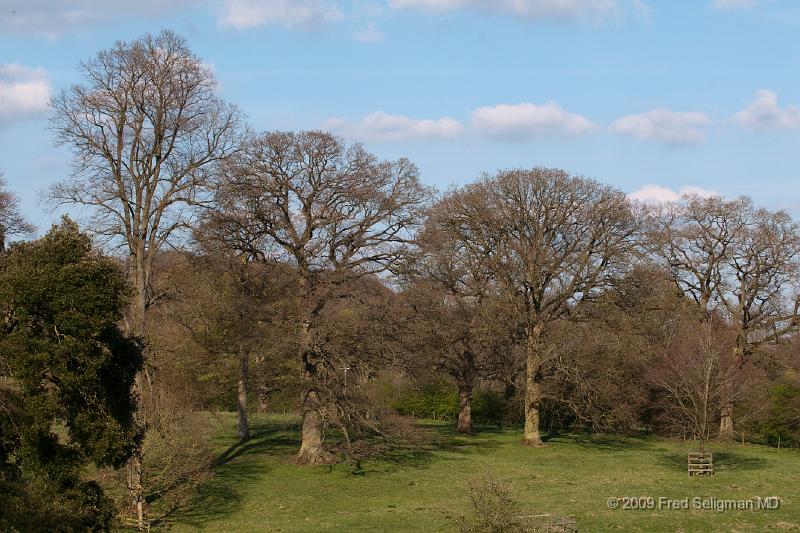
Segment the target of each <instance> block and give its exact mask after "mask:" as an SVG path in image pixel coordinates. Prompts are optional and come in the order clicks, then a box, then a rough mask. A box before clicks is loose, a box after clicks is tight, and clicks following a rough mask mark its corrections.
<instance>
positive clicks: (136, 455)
mask: <svg viewBox="0 0 800 533" xmlns="http://www.w3.org/2000/svg"><path fill="white" fill-rule="evenodd" d="M143 254H144V252H143V250H141V249H140V250H139V253H138V254H135V255H133V256H132V257H131V261H132V263H133V264H132V268H131V275H132V277H133V280H134V286H135V288H136V293H135V294H134V300H133V302H132V307H131V315H132V316H131V319H132V328H133V332H132V333H133V334H134V335H136V336H138V337H139V338H142V339H143V338H144V336H145V313H146V312H147V281H146V277H145V268H146V267H145V263H144V260H143V257H142V255H143ZM146 349H147V347H146V346H145V350H146ZM145 364H147V363H146V362H145ZM144 392H145V391H144V384H143V380H142V373H141V372H139V373H138V374H137V375H136V379H135V381H134V394H135V396H136V421H137V423H138V424H139V425H140V426H141V428H142V430H146V423H145V417H144V413H143V409H144V402H143V399H144ZM143 477H144V455H143V452H142V446H141V444H140V445H138V446H136V448H134V450H133V454H132V455H131V458H130V460H129V461H128V492H129V496H130V499H131V503H132V505H133V509H134V512H135V513H136V522H137V524H138V527H139V529H144V511H145V509H144V482H143Z"/></svg>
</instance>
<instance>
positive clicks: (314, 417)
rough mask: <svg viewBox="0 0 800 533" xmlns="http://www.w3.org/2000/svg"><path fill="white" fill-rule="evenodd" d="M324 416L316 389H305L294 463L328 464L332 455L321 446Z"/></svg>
mask: <svg viewBox="0 0 800 533" xmlns="http://www.w3.org/2000/svg"><path fill="white" fill-rule="evenodd" d="M323 427H324V417H323V415H322V407H321V405H320V401H319V393H318V392H317V390H316V389H313V388H309V389H307V390H306V391H305V394H304V399H303V433H302V436H301V438H302V440H301V442H300V451H299V452H297V457H296V458H295V463H297V464H302V465H314V464H328V463H330V462H331V461H332V460H333V456H332V455H331V454H330V453H329V452H327V451H326V450H325V448H323V446H322V444H323Z"/></svg>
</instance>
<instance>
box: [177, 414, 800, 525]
mask: <svg viewBox="0 0 800 533" xmlns="http://www.w3.org/2000/svg"><path fill="white" fill-rule="evenodd" d="M218 423H219V424H220V427H219V429H218V433H217V437H216V440H215V446H216V448H217V451H218V453H219V456H220V462H219V465H218V467H217V473H216V476H215V478H214V479H213V480H211V481H210V482H208V483H207V484H205V485H204V486H203V487H202V488H201V490H200V491H199V493H198V495H197V497H196V498H195V499H194V500H193V501H192V502H191V505H190V506H189V507H187V508H185V509H183V510H182V511H180V512H178V513H176V514H175V515H174V516H172V520H173V524H174V529H173V530H174V531H195V530H203V531H225V532H238V531H409V532H411V531H454V530H455V524H454V523H453V522H452V521H451V520H450V519H448V518H447V517H446V512H447V511H450V512H454V511H455V512H458V511H459V510H462V509H464V508H465V507H466V506H467V501H468V499H467V494H466V492H465V487H464V484H465V481H466V480H467V479H468V478H469V477H471V476H475V475H477V474H483V473H486V472H491V473H493V474H494V475H496V476H498V477H500V478H503V479H507V480H509V481H510V482H511V483H512V484H513V486H514V489H515V490H516V492H517V493H518V495H519V498H520V500H521V502H522V504H523V507H524V508H525V509H526V511H529V513H530V514H538V513H552V514H556V515H565V516H572V517H574V518H576V519H577V524H578V528H579V530H580V531H604V530H615V531H685V532H693V531H753V532H756V531H765V530H800V502H799V501H798V500H799V495H800V453H798V451H796V450H780V451H777V450H775V449H771V448H765V447H757V446H749V445H740V444H733V443H731V444H713V445H712V446H711V451H713V452H714V453H715V459H716V466H717V474H716V475H715V476H713V477H700V478H697V477H695V478H691V479H690V478H688V476H687V474H686V452H687V451H690V450H691V449H692V445H691V443H684V442H676V441H668V440H662V439H656V438H620V437H613V436H588V435H560V436H555V437H553V438H551V439H549V441H548V446H547V447H546V448H543V449H531V448H525V447H522V446H520V445H519V440H520V431H519V430H518V429H497V428H485V429H483V430H482V431H479V432H478V433H477V434H476V435H473V436H459V435H456V434H455V433H454V432H453V431H452V429H451V428H450V427H449V426H447V425H445V424H441V423H438V424H428V425H427V427H428V428H429V429H430V431H431V432H432V433H433V435H434V443H433V444H431V445H428V446H426V447H425V448H424V449H422V450H404V451H399V452H398V453H397V454H395V455H393V456H392V457H391V458H390V459H387V460H384V461H370V462H368V463H365V464H364V469H363V470H361V471H355V473H354V468H353V467H352V466H349V465H338V466H336V467H333V468H331V467H327V466H323V467H298V466H294V465H292V464H289V463H288V462H287V461H288V459H290V457H291V455H292V453H293V452H294V451H295V450H296V449H297V446H298V444H299V441H298V438H299V435H298V426H297V425H296V422H295V421H294V420H292V419H291V418H290V417H274V416H265V417H256V418H255V420H254V424H253V435H254V436H253V438H252V439H251V440H250V441H248V442H246V443H244V444H241V445H237V444H236V442H235V439H234V437H233V434H234V427H235V424H234V420H233V418H232V417H222V418H220V419H218ZM624 496H651V497H653V498H655V499H656V500H657V499H658V498H659V497H662V496H663V497H667V498H670V499H682V498H689V500H691V499H692V498H693V497H695V496H698V497H701V498H710V497H714V498H718V499H726V500H727V499H749V498H753V497H759V496H760V497H768V496H778V497H780V498H781V507H780V509H778V510H772V511H766V510H761V511H726V512H716V511H699V510H691V509H690V510H666V509H661V510H658V509H656V510H644V511H633V510H611V509H609V508H608V506H607V499H608V498H609V497H624Z"/></svg>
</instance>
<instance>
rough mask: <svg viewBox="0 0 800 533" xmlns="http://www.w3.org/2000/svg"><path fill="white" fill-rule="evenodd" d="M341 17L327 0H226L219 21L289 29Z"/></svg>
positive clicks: (236, 25) (241, 26) (238, 25)
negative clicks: (271, 25) (275, 25)
mask: <svg viewBox="0 0 800 533" xmlns="http://www.w3.org/2000/svg"><path fill="white" fill-rule="evenodd" d="M342 17H343V15H342V12H341V11H340V10H339V7H338V6H337V5H336V4H335V3H334V2H331V1H328V0H225V7H224V11H223V14H222V16H221V17H220V22H221V23H222V25H223V26H227V27H230V28H234V29H238V30H241V29H248V28H257V27H259V26H267V25H270V24H280V25H283V26H287V27H290V28H295V27H314V26H320V25H325V24H328V23H330V22H334V21H337V20H339V19H341V18H342Z"/></svg>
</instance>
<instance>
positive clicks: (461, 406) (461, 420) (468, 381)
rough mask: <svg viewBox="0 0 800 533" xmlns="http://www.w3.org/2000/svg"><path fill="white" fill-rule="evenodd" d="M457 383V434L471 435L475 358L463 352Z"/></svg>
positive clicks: (470, 353)
mask: <svg viewBox="0 0 800 533" xmlns="http://www.w3.org/2000/svg"><path fill="white" fill-rule="evenodd" d="M460 367H461V368H460V369H459V374H458V375H457V376H456V379H457V381H458V427H457V429H458V432H459V433H472V389H473V388H474V386H475V375H476V374H477V369H476V368H475V356H474V355H473V353H472V352H471V351H470V350H464V351H463V352H462V353H461V357H460Z"/></svg>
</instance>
